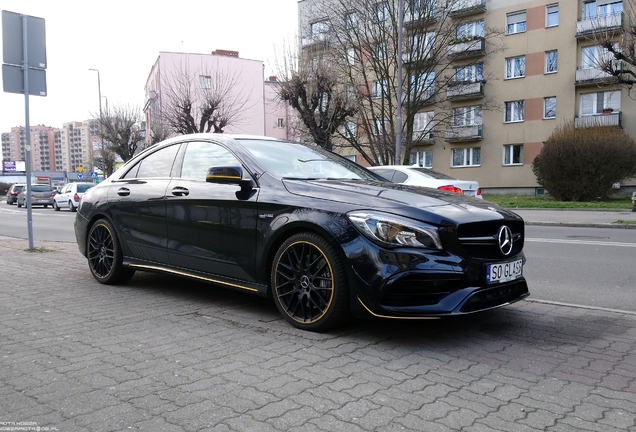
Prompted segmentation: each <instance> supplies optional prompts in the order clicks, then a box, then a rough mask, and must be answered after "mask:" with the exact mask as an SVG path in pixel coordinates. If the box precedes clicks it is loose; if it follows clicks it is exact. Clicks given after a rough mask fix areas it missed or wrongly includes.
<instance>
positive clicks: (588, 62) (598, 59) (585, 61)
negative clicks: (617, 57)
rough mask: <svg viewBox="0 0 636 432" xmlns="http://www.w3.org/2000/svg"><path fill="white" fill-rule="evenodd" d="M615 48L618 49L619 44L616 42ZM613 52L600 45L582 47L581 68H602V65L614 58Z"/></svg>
mask: <svg viewBox="0 0 636 432" xmlns="http://www.w3.org/2000/svg"><path fill="white" fill-rule="evenodd" d="M614 49H616V50H617V51H620V50H619V49H618V44H617V43H614ZM613 57H614V56H613V54H611V53H610V52H609V50H608V49H607V48H605V47H603V46H600V45H594V46H587V47H583V48H581V69H600V65H602V64H603V63H605V62H606V61H608V60H612V59H613Z"/></svg>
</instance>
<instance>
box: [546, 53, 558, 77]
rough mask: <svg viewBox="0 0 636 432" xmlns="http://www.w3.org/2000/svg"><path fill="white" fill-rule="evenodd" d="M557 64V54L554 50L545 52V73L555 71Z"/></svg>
mask: <svg viewBox="0 0 636 432" xmlns="http://www.w3.org/2000/svg"><path fill="white" fill-rule="evenodd" d="M558 64H559V55H558V52H557V51H556V50H554V51H546V52H545V73H547V74H548V73H555V72H556V71H557V68H558Z"/></svg>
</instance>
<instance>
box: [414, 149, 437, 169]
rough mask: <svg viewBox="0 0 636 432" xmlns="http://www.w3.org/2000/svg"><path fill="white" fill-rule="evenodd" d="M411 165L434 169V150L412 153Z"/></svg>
mask: <svg viewBox="0 0 636 432" xmlns="http://www.w3.org/2000/svg"><path fill="white" fill-rule="evenodd" d="M410 164H411V165H416V166H419V167H422V168H433V150H426V151H417V152H411V157H410Z"/></svg>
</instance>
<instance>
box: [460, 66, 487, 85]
mask: <svg viewBox="0 0 636 432" xmlns="http://www.w3.org/2000/svg"><path fill="white" fill-rule="evenodd" d="M483 79H484V64H483V63H479V64H474V65H468V66H460V67H457V68H455V81H457V82H480V81H483Z"/></svg>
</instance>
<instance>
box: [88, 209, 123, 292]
mask: <svg viewBox="0 0 636 432" xmlns="http://www.w3.org/2000/svg"><path fill="white" fill-rule="evenodd" d="M86 254H87V256H88V268H89V269H90V271H91V274H92V275H93V277H94V278H95V280H97V282H99V283H102V284H105V285H115V284H120V283H124V282H126V281H127V280H129V279H130V278H131V277H133V275H134V274H135V270H132V269H129V268H126V267H124V266H123V265H122V261H123V253H122V250H121V245H120V244H119V239H118V238H117V233H115V229H114V228H113V226H112V225H111V224H110V222H108V221H107V220H106V219H100V220H98V221H97V222H95V224H93V226H92V227H91V229H90V231H89V232H88V244H87V245H86Z"/></svg>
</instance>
